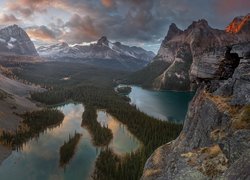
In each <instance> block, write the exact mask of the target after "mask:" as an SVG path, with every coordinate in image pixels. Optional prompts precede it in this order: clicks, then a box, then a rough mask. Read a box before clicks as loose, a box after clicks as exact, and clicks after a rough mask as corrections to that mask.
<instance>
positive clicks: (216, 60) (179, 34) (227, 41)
mask: <svg viewBox="0 0 250 180" xmlns="http://www.w3.org/2000/svg"><path fill="white" fill-rule="evenodd" d="M249 23H250V18H249V15H247V16H245V17H242V19H241V20H240V22H238V21H237V23H235V24H237V26H240V30H239V31H237V32H235V33H232V32H231V31H229V28H227V30H226V31H225V30H218V29H215V28H212V27H210V26H209V25H208V22H207V21H206V20H204V19H201V20H198V21H194V22H193V23H192V24H191V25H190V26H189V27H188V28H187V29H185V30H183V31H182V30H180V29H179V28H178V27H177V26H176V25H175V24H171V25H170V27H169V31H168V33H167V36H166V37H165V39H164V40H163V41H162V44H161V47H160V49H159V51H158V53H157V55H156V57H155V58H154V61H163V62H165V63H166V64H168V66H167V68H166V69H165V71H164V72H162V73H161V74H160V75H159V76H156V77H155V79H154V81H153V83H152V84H151V86H152V87H153V88H155V89H170V90H182V91H183V90H184V91H188V90H190V89H192V84H191V83H192V81H193V79H194V78H196V77H201V78H208V79H210V78H214V76H215V74H216V72H217V71H218V66H219V64H220V63H221V62H220V61H222V59H223V56H224V53H225V48H226V46H229V45H235V44H239V43H245V42H249V41H250V31H249ZM231 24H232V23H231ZM238 24H240V25H238ZM231 26H232V27H235V26H236V25H233V24H232V25H230V27H231ZM235 28H236V27H235ZM234 50H237V48H234ZM239 56H242V55H241V54H239ZM148 66H151V64H149V65H148ZM148 69H150V68H148ZM144 78H147V77H144ZM143 81H144V80H143V79H142V80H141V82H143Z"/></svg>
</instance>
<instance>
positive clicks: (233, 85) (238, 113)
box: [142, 44, 250, 180]
mask: <svg viewBox="0 0 250 180" xmlns="http://www.w3.org/2000/svg"><path fill="white" fill-rule="evenodd" d="M247 47H249V44H241V45H238V46H235V48H233V51H236V52H238V53H240V52H243V51H244V50H243V49H246V48H247ZM249 51H250V48H248V49H247V51H245V53H244V54H245V55H244V58H243V59H241V60H240V63H239V66H238V67H237V68H236V69H235V71H234V72H233V76H232V77H231V78H228V79H225V78H223V77H220V78H215V77H214V78H211V79H210V81H207V80H206V79H203V80H205V81H203V82H201V83H200V84H199V88H198V90H197V92H196V95H195V97H194V98H193V100H192V102H191V103H190V105H189V109H188V113H187V115H186V119H185V122H184V127H183V130H182V132H181V134H180V135H179V137H178V138H177V139H176V140H174V141H172V142H170V143H168V144H165V145H163V146H161V147H159V148H158V149H157V150H156V151H155V152H154V153H153V154H152V155H151V157H150V158H149V159H148V160H147V162H146V165H145V168H144V172H143V176H142V179H147V180H148V179H164V180H166V179H171V180H172V179H196V180H197V179H249V178H250V172H249V169H250V96H249V95H250V73H249V72H250V55H249ZM214 58H215V57H213V58H212V57H211V60H210V61H211V62H212V61H215V59H214ZM223 58H228V57H227V56H225V57H223ZM218 59H220V58H219V57H218ZM198 68H199V67H198ZM217 70H218V68H217Z"/></svg>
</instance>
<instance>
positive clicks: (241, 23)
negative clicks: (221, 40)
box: [226, 13, 250, 34]
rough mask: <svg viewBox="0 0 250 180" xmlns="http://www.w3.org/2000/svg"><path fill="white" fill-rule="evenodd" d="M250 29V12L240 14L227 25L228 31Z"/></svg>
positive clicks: (234, 32)
mask: <svg viewBox="0 0 250 180" xmlns="http://www.w3.org/2000/svg"><path fill="white" fill-rule="evenodd" d="M249 29H250V13H249V14H247V15H246V16H238V17H236V18H234V19H233V21H232V22H231V23H230V24H229V25H228V26H227V27H226V32H228V33H233V34H236V33H240V32H249Z"/></svg>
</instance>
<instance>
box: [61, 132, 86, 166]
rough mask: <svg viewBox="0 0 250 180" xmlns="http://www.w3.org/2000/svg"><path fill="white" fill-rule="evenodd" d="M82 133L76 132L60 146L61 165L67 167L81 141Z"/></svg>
mask: <svg viewBox="0 0 250 180" xmlns="http://www.w3.org/2000/svg"><path fill="white" fill-rule="evenodd" d="M80 138H81V134H79V133H75V135H74V137H70V136H69V140H68V142H64V144H63V145H62V146H61V147H60V166H61V167H65V166H66V164H68V163H69V161H70V160H71V159H72V157H73V156H74V154H75V150H76V147H77V144H78V143H79V141H80Z"/></svg>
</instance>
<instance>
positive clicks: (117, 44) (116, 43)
mask: <svg viewBox="0 0 250 180" xmlns="http://www.w3.org/2000/svg"><path fill="white" fill-rule="evenodd" d="M114 45H116V46H121V45H122V43H120V42H115V43H114Z"/></svg>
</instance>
